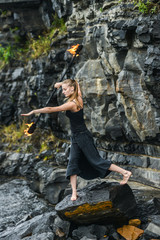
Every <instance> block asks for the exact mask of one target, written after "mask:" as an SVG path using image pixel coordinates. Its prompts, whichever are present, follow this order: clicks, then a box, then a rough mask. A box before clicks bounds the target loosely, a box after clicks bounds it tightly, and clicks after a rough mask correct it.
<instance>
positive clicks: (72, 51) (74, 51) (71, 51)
mask: <svg viewBox="0 0 160 240" xmlns="http://www.w3.org/2000/svg"><path fill="white" fill-rule="evenodd" d="M78 47H79V44H77V45H73V46H72V47H71V48H70V49H68V50H67V51H68V52H70V53H71V54H72V55H73V56H75V55H76V51H77V49H78ZM77 56H79V54H77V55H76V57H77Z"/></svg>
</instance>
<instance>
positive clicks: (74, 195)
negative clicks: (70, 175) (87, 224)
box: [71, 193, 77, 201]
mask: <svg viewBox="0 0 160 240" xmlns="http://www.w3.org/2000/svg"><path fill="white" fill-rule="evenodd" d="M71 200H72V201H76V200H77V193H72V196H71Z"/></svg>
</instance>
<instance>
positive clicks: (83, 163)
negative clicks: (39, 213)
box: [21, 79, 132, 201]
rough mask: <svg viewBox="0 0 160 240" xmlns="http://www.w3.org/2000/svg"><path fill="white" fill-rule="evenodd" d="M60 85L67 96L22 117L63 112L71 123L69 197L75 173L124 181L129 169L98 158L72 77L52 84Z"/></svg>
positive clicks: (74, 180)
mask: <svg viewBox="0 0 160 240" xmlns="http://www.w3.org/2000/svg"><path fill="white" fill-rule="evenodd" d="M60 87H62V92H63V94H64V95H65V97H66V98H67V99H68V100H67V102H66V103H64V104H63V105H60V106H57V107H44V108H41V109H36V110H33V111H31V112H29V113H27V114H21V115H22V116H30V115H32V114H36V113H52V112H61V111H66V115H67V117H68V118H69V119H70V125H71V132H72V136H71V140H72V144H71V149H70V157H69V163H68V167H67V172H66V177H67V178H68V179H70V182H71V187H72V196H71V200H72V201H75V200H76V199H77V188H76V183H77V175H78V176H81V177H82V178H84V179H93V178H96V177H101V178H104V177H105V176H107V175H108V174H109V173H110V171H114V172H118V173H120V174H122V175H123V180H122V181H121V182H120V184H126V183H127V181H128V179H129V178H130V176H131V174H132V173H131V172H130V171H127V170H125V169H123V168H120V167H118V166H116V165H115V164H112V163H111V162H110V161H108V160H105V159H103V158H101V157H100V155H99V153H98V151H97V149H96V147H95V145H94V142H93V138H92V136H91V133H90V132H89V131H88V130H87V128H86V125H85V122H84V118H83V99H82V94H81V90H80V87H79V84H78V82H77V81H75V80H71V79H67V80H64V81H63V82H58V83H56V84H55V88H60Z"/></svg>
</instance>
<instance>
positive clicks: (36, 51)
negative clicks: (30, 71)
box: [0, 14, 67, 68]
mask: <svg viewBox="0 0 160 240" xmlns="http://www.w3.org/2000/svg"><path fill="white" fill-rule="evenodd" d="M18 30H19V29H18V28H17V27H15V28H13V29H10V31H11V32H12V33H13V34H15V33H16V31H18ZM66 31H67V28H66V26H65V23H64V20H63V19H62V18H60V19H59V18H58V15H57V14H55V15H54V21H53V23H52V26H51V28H50V29H48V30H47V31H46V32H43V34H42V35H39V36H38V37H37V38H32V37H28V39H27V40H26V42H25V44H24V47H23V48H19V44H20V43H21V37H20V36H19V35H16V34H15V36H14V45H13V46H11V45H9V46H6V47H2V46H0V64H1V67H0V68H3V67H4V66H5V65H6V64H9V63H10V62H11V60H22V61H28V60H30V59H36V58H38V57H40V56H44V55H47V54H48V53H49V51H50V49H51V47H52V46H51V45H52V42H53V41H54V40H56V38H57V37H58V36H60V35H63V34H65V33H66Z"/></svg>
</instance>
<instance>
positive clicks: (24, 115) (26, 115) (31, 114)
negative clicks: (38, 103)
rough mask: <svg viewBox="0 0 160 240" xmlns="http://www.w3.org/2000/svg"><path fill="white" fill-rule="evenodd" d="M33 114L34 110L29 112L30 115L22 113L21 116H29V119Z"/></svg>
mask: <svg viewBox="0 0 160 240" xmlns="http://www.w3.org/2000/svg"><path fill="white" fill-rule="evenodd" d="M32 114H34V110H33V111H31V112H29V113H22V114H21V116H27V117H28V116H30V115H32Z"/></svg>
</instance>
